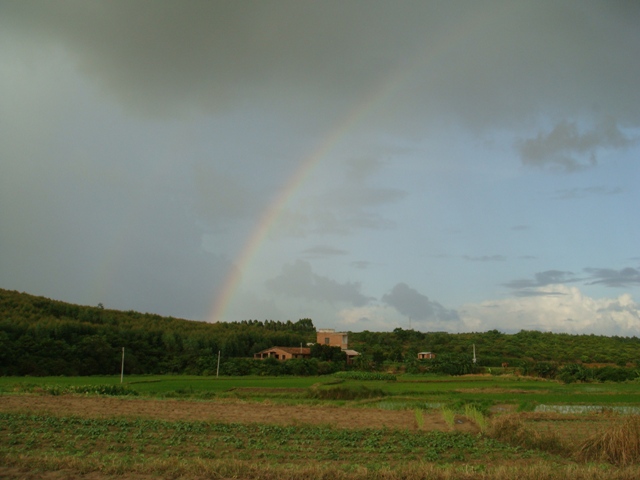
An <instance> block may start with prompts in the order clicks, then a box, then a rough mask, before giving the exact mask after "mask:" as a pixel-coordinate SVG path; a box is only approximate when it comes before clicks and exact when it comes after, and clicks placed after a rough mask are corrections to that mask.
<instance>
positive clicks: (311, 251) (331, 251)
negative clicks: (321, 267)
mask: <svg viewBox="0 0 640 480" xmlns="http://www.w3.org/2000/svg"><path fill="white" fill-rule="evenodd" d="M302 253H303V254H304V255H305V256H306V257H313V258H317V257H326V256H334V255H346V254H347V253H349V252H347V251H346V250H343V249H341V248H335V247H331V246H329V245H317V246H315V247H311V248H307V249H305V250H304V251H303V252H302Z"/></svg>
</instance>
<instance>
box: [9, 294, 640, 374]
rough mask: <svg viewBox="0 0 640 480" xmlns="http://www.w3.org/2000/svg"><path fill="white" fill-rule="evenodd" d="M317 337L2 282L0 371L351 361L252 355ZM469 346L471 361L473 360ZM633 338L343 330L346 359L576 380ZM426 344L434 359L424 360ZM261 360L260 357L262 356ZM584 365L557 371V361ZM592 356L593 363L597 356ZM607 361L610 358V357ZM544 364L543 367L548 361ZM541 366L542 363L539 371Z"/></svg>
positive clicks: (627, 347)
mask: <svg viewBox="0 0 640 480" xmlns="http://www.w3.org/2000/svg"><path fill="white" fill-rule="evenodd" d="M315 340H316V327H315V326H314V324H313V321H312V320H311V319H309V318H305V319H300V320H297V321H295V322H293V321H290V320H287V321H279V320H265V321H259V320H242V321H238V322H228V323H222V322H220V323H208V322H198V321H191V320H183V319H178V318H173V317H163V316H160V315H156V314H151V313H140V312H135V311H132V310H130V311H120V310H111V309H105V308H104V307H103V306H102V305H99V306H95V307H92V306H81V305H74V304H70V303H65V302H61V301H57V300H50V299H47V298H44V297H37V296H33V295H29V294H26V293H19V292H16V291H10V290H3V289H0V375H33V376H44V375H113V374H117V373H119V372H120V359H121V352H122V348H123V347H124V348H125V349H126V360H125V373H127V374H164V373H181V374H214V373H215V372H216V369H217V359H218V353H219V352H220V356H221V366H220V373H221V374H223V375H224V374H229V375H232V374H233V375H236V374H238V375H240V374H259V375H260V374H261V375H267V374H270V375H271V374H275V375H280V374H295V375H298V374H309V375H316V374H323V373H331V372H333V371H336V370H338V369H344V368H347V366H346V361H345V358H344V354H343V353H342V352H340V349H339V348H337V347H336V348H334V349H328V348H325V347H326V346H320V345H317V346H314V347H313V348H312V352H311V353H312V358H311V359H310V360H301V361H296V362H292V363H289V362H284V363H285V364H287V365H284V364H282V363H280V362H278V363H275V362H274V361H268V362H264V361H254V360H252V359H251V358H252V357H253V354H254V353H256V352H259V351H261V350H264V349H266V348H270V347H272V346H283V347H296V346H299V345H300V344H301V343H303V344H306V343H312V342H315ZM474 345H475V349H476V355H477V358H476V363H472V349H473V346H474ZM639 347H640V340H639V339H638V338H636V337H617V336H614V337H606V336H601V335H569V334H557V333H551V332H538V331H529V330H521V331H520V332H518V333H515V334H506V333H502V332H499V331H498V330H491V331H488V332H476V333H458V334H452V333H446V332H419V331H416V330H412V329H409V330H405V329H402V328H396V329H395V330H393V331H392V332H370V331H366V330H365V331H363V332H349V348H351V349H354V350H357V351H359V352H360V353H361V355H360V357H358V358H357V361H356V363H355V365H353V366H350V367H348V368H357V369H361V370H381V369H384V368H390V366H391V365H393V368H398V369H401V370H403V371H407V372H416V373H417V372H423V371H427V370H428V371H433V372H439V373H445V374H446V373H449V374H461V373H469V372H468V370H469V368H470V367H469V366H470V365H471V367H473V368H477V367H485V368H492V367H500V366H501V365H502V364H503V363H508V364H510V365H511V366H513V367H519V368H520V369H521V370H522V371H523V372H525V373H533V374H537V375H539V376H545V375H547V373H546V372H547V370H548V369H549V368H551V369H552V370H554V375H560V374H564V376H565V377H566V378H567V379H569V378H575V379H577V380H580V379H581V378H582V377H584V378H588V377H589V376H592V377H593V378H598V375H600V374H599V373H598V372H597V371H595V370H594V371H592V370H589V368H598V367H603V368H604V365H602V364H613V365H617V366H619V367H622V366H626V365H629V364H632V365H638V363H640V356H639V352H640V349H639ZM422 351H431V352H434V353H435V354H436V361H435V362H430V363H429V362H426V363H425V362H424V361H423V362H420V361H418V359H417V354H418V352H422ZM261 362H262V363H261ZM565 364H575V365H580V366H581V367H580V368H577V367H571V368H572V369H573V370H562V365H565ZM594 364H595V365H594ZM609 367H611V365H609ZM545 369H546V370H545ZM538 370H539V371H538Z"/></svg>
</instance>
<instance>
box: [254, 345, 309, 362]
mask: <svg viewBox="0 0 640 480" xmlns="http://www.w3.org/2000/svg"><path fill="white" fill-rule="evenodd" d="M253 358H257V359H263V358H275V359H276V360H291V359H292V358H311V349H310V348H308V347H271V348H267V349H266V350H262V351H261V352H258V353H255V354H254V355H253Z"/></svg>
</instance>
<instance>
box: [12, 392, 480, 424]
mask: <svg viewBox="0 0 640 480" xmlns="http://www.w3.org/2000/svg"><path fill="white" fill-rule="evenodd" d="M0 411H2V412H21V413H48V414H52V415H58V416H79V417H89V418H104V417H129V418H134V417H135V418H153V419H161V420H167V421H178V420H186V421H208V422H229V423H265V424H277V425H303V424H310V425H331V426H333V427H336V428H385V427H386V428H392V429H401V430H416V429H417V428H418V427H417V424H416V419H415V414H414V412H413V411H412V410H381V409H375V408H348V407H327V406H306V405H277V404H270V403H266V402H263V403H250V402H245V401H238V400H233V401H227V400H225V401H192V400H159V399H141V398H123V397H99V396H80V395H60V396H49V395H46V396H45V395H0ZM459 422H460V423H457V424H456V430H460V431H472V432H475V431H477V429H476V427H475V425H473V424H471V423H469V422H468V421H466V420H464V421H463V420H459ZM422 430H442V431H449V430H450V428H449V426H448V425H447V424H446V423H445V422H444V420H443V418H442V415H441V413H440V412H439V411H425V412H424V424H423V427H422Z"/></svg>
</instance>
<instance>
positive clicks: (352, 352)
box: [343, 350, 360, 365]
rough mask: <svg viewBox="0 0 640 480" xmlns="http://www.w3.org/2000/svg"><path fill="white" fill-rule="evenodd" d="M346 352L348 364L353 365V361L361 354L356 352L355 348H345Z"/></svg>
mask: <svg viewBox="0 0 640 480" xmlns="http://www.w3.org/2000/svg"><path fill="white" fill-rule="evenodd" d="M343 352H344V353H346V354H347V364H348V365H351V364H352V363H353V360H354V359H355V358H356V357H357V356H359V355H360V354H359V353H358V352H356V351H355V350H343Z"/></svg>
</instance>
